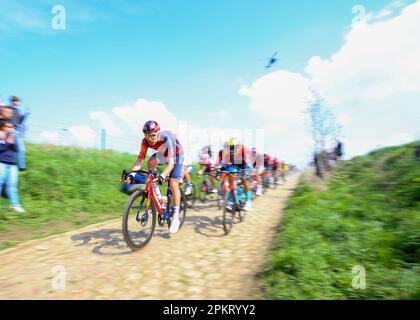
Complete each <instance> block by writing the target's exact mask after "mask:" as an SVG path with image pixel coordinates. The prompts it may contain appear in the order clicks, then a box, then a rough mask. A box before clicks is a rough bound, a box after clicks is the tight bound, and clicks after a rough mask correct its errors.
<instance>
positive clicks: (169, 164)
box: [161, 157, 175, 178]
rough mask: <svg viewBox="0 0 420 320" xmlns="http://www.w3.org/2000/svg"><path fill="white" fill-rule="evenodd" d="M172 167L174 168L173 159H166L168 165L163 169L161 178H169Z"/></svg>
mask: <svg viewBox="0 0 420 320" xmlns="http://www.w3.org/2000/svg"><path fill="white" fill-rule="evenodd" d="M174 167H175V159H174V158H173V157H171V158H168V165H167V166H166V167H165V169H164V170H163V172H162V173H161V176H162V177H164V178H166V177H167V176H169V174H170V173H171V171H172V170H173V168H174Z"/></svg>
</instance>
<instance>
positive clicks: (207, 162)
mask: <svg viewBox="0 0 420 320" xmlns="http://www.w3.org/2000/svg"><path fill="white" fill-rule="evenodd" d="M199 163H200V165H201V166H205V167H206V168H208V169H213V168H214V167H216V162H215V161H214V160H213V159H212V158H211V157H210V155H209V154H208V153H206V152H203V153H201V154H200V161H199Z"/></svg>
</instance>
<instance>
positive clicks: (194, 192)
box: [184, 183, 197, 209]
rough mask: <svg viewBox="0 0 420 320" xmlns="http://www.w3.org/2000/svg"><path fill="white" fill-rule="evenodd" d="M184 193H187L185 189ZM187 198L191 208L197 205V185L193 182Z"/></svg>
mask: <svg viewBox="0 0 420 320" xmlns="http://www.w3.org/2000/svg"><path fill="white" fill-rule="evenodd" d="M184 194H185V190H184ZM185 197H186V200H187V206H188V208H189V209H192V208H193V207H194V205H195V202H196V201H197V190H196V188H195V185H194V184H193V183H192V186H191V193H190V194H189V195H188V196H187V195H185Z"/></svg>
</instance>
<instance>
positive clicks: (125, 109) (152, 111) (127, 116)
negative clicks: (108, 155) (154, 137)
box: [112, 99, 178, 133]
mask: <svg viewBox="0 0 420 320" xmlns="http://www.w3.org/2000/svg"><path fill="white" fill-rule="evenodd" d="M112 113H113V114H114V115H115V116H116V117H117V118H119V119H120V120H122V121H123V122H125V123H126V124H127V125H128V127H129V128H130V129H131V130H132V132H133V133H141V132H142V128H143V125H144V123H145V122H146V121H148V120H155V121H157V122H158V123H159V125H160V126H161V128H165V129H168V130H172V131H175V129H176V128H177V125H178V121H177V119H176V117H175V116H174V115H173V114H172V113H171V112H170V111H169V110H168V109H167V108H166V106H165V104H163V103H162V102H158V101H149V100H146V99H138V100H137V101H136V102H135V103H134V104H132V105H128V106H122V107H116V108H114V109H112Z"/></svg>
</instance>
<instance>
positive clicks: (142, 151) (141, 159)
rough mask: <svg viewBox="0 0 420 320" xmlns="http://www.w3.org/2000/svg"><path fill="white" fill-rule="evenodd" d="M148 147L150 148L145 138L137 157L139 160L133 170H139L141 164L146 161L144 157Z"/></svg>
mask: <svg viewBox="0 0 420 320" xmlns="http://www.w3.org/2000/svg"><path fill="white" fill-rule="evenodd" d="M147 149H148V146H147V142H145V140H143V141H142V143H141V149H140V153H139V156H138V158H137V161H136V162H135V163H134V165H133V170H132V171H138V170H140V169H141V166H142V164H143V162H144V159H146V155H147Z"/></svg>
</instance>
